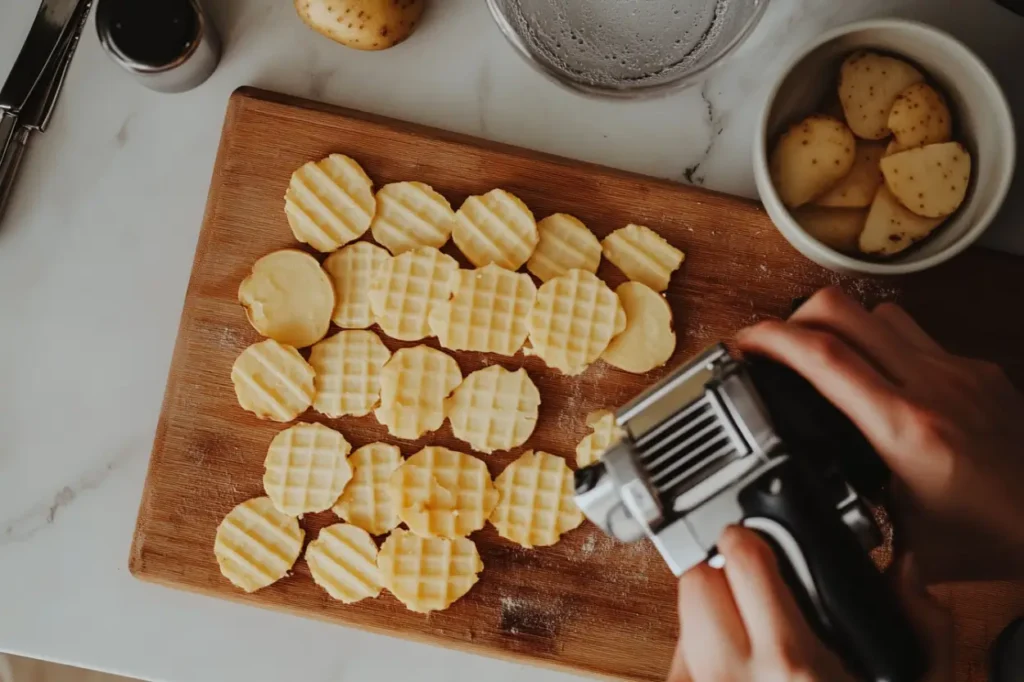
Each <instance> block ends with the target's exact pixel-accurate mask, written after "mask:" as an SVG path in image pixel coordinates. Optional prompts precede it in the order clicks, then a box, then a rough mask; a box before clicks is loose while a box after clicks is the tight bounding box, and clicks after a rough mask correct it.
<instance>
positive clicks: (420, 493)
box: [388, 446, 498, 538]
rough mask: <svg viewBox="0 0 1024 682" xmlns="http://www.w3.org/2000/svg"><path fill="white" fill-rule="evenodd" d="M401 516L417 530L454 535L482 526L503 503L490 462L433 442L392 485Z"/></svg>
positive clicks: (408, 462) (403, 468)
mask: <svg viewBox="0 0 1024 682" xmlns="http://www.w3.org/2000/svg"><path fill="white" fill-rule="evenodd" d="M388 485H389V486H390V487H389V490H390V492H391V497H392V499H394V500H397V501H398V516H399V517H400V518H401V519H402V521H404V522H405V523H406V525H408V526H409V529H410V530H411V531H413V532H414V533H416V534H417V535H424V536H434V535H438V536H441V537H446V538H454V537H460V536H465V535H469V534H470V533H472V532H474V531H477V530H480V529H481V528H483V527H484V524H485V523H487V517H488V516H489V515H490V513H491V511H492V510H493V509H494V505H496V504H497V503H498V491H497V490H495V489H494V484H493V483H492V482H491V475H490V473H489V472H488V471H487V465H486V464H484V463H483V462H482V461H481V460H479V459H477V458H476V457H473V456H471V455H467V454H465V453H463V452H458V451H456V450H449V449H448V448H443V447H439V446H427V447H425V448H423V449H422V450H420V451H419V452H417V453H416V454H414V455H413V456H412V457H410V458H409V459H407V460H406V461H405V463H404V464H402V466H401V467H399V468H398V469H397V470H396V471H395V472H394V473H393V474H391V480H390V482H389V484H388Z"/></svg>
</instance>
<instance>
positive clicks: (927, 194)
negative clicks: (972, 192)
mask: <svg viewBox="0 0 1024 682" xmlns="http://www.w3.org/2000/svg"><path fill="white" fill-rule="evenodd" d="M881 165H882V175H883V176H885V184H886V186H887V187H888V188H889V191H890V192H892V194H893V196H894V197H896V199H897V200H899V202H900V203H901V204H903V205H904V206H905V207H907V208H908V209H910V211H912V212H913V213H916V214H917V215H919V216H923V217H925V218H942V217H944V216H948V215H949V214H951V213H953V212H954V211H956V210H957V209H958V208H960V204H962V203H963V201H964V197H966V196H967V186H968V185H969V184H970V182H971V155H970V153H969V152H968V151H967V150H966V149H965V148H964V146H963V145H962V144H960V143H959V142H943V143H942V144H930V145H928V146H927V147H917V148H916V149H908V150H907V151H905V152H897V153H895V154H892V155H891V156H887V157H885V158H884V159H882V164H881Z"/></svg>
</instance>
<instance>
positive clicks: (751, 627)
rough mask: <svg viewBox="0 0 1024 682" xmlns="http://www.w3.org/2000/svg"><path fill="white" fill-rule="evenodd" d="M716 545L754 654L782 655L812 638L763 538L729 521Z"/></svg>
mask: <svg viewBox="0 0 1024 682" xmlns="http://www.w3.org/2000/svg"><path fill="white" fill-rule="evenodd" d="M718 549H719V551H720V552H721V553H722V556H724V557H725V575H726V578H728V580H729V587H730V588H732V594H733V597H734V599H735V603H736V607H737V609H738V610H739V614H740V617H741V618H742V619H743V623H744V625H746V628H747V632H748V633H749V637H750V640H751V642H750V643H751V646H752V647H753V650H754V652H755V655H757V654H758V653H761V654H763V655H767V656H770V657H772V658H778V657H779V656H781V657H783V658H788V657H789V656H790V655H791V654H792V652H795V651H799V650H801V649H802V648H803V647H804V646H805V645H806V643H807V642H810V641H812V640H813V639H814V635H813V634H812V632H811V629H810V626H809V625H808V624H807V621H806V620H804V616H803V613H802V612H801V611H800V607H799V606H797V603H796V600H795V599H794V598H793V595H792V593H791V592H790V587H789V586H788V585H787V584H786V582H785V581H784V580H783V579H782V574H781V573H779V565H778V560H777V558H776V556H775V552H773V551H772V548H771V547H769V546H768V543H767V542H765V541H764V540H763V539H762V538H761V537H760V536H758V535H757V533H755V532H754V531H752V530H750V529H749V528H742V527H740V526H731V527H729V528H727V529H726V530H725V532H724V533H722V538H721V539H720V540H719V541H718Z"/></svg>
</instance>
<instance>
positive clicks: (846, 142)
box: [651, 114, 857, 289]
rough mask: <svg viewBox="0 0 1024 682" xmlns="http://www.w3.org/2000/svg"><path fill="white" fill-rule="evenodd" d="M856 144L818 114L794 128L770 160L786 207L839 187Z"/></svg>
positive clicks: (833, 121) (845, 130)
mask: <svg viewBox="0 0 1024 682" xmlns="http://www.w3.org/2000/svg"><path fill="white" fill-rule="evenodd" d="M856 144H857V141H856V139H855V138H854V137H853V133H851V132H850V129H849V128H847V127H846V124H844V123H843V122H842V121H839V120H837V119H834V118H830V117H828V116H822V115H820V114H815V115H812V116H808V117H807V118H805V119H804V120H802V121H800V122H799V123H794V124H793V125H792V126H790V127H789V129H788V130H787V131H786V132H785V133H783V135H782V137H780V138H779V141H778V142H777V143H776V144H775V148H774V149H773V150H772V153H771V157H770V158H769V159H768V170H769V172H770V173H771V177H772V185H774V186H775V191H777V192H778V193H779V198H780V199H782V203H783V204H785V205H786V206H788V207H789V208H797V207H799V206H803V205H804V204H806V203H809V202H811V201H813V200H814V199H815V198H817V197H819V196H821V195H822V194H824V193H825V192H827V191H828V190H829V189H831V188H832V187H833V186H835V185H836V184H837V183H838V182H839V181H840V180H842V179H843V178H844V177H845V176H846V174H847V173H849V172H850V169H851V168H853V163H854V161H855V160H856V159H857V153H856V149H855V147H856ZM651 288H652V289H653V288H654V287H651Z"/></svg>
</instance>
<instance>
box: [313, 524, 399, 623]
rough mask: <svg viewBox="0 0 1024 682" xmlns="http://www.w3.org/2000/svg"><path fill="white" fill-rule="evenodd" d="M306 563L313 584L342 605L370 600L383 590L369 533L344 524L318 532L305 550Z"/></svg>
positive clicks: (374, 545) (373, 544)
mask: <svg viewBox="0 0 1024 682" xmlns="http://www.w3.org/2000/svg"><path fill="white" fill-rule="evenodd" d="M306 563H307V564H309V572H310V574H311V575H312V576H313V582H315V583H316V584H317V585H319V586H320V587H322V588H324V590H326V591H327V594H329V595H331V596H332V597H334V598H335V599H337V600H339V601H341V602H344V603H345V604H354V603H355V602H357V601H360V600H362V599H367V598H370V599H372V598H373V597H376V596H377V595H379V594H380V591H381V589H382V588H383V586H384V585H383V580H382V578H381V575H380V569H379V568H377V545H376V544H375V543H374V541H373V538H371V537H370V534H369V533H367V532H366V531H365V530H363V529H362V528H359V527H358V526H353V525H351V524H348V523H335V524H333V525H330V526H327V527H326V528H322V529H321V530H320V534H319V535H317V536H316V540H313V541H312V542H311V543H309V546H308V547H306Z"/></svg>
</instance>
